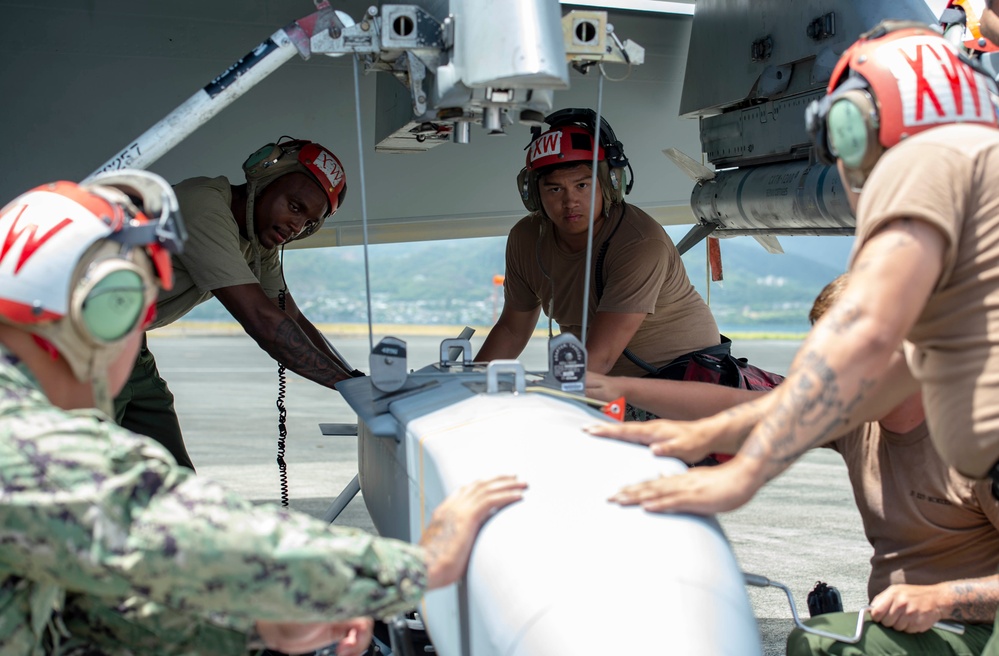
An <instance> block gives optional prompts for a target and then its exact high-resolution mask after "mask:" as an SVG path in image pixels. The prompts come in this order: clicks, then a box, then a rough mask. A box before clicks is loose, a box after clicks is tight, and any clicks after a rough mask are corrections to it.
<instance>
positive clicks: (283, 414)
mask: <svg viewBox="0 0 999 656" xmlns="http://www.w3.org/2000/svg"><path fill="white" fill-rule="evenodd" d="M281 279H282V280H284V246H283V245H282V246H281ZM287 291H288V284H287V283H285V284H284V286H283V287H282V288H281V290H280V291H279V292H278V307H279V308H281V311H282V312H284V303H285V300H284V297H285V294H286V293H287ZM287 387H288V381H287V377H286V376H285V366H284V363H283V362H278V395H277V410H278V441H277V465H278V478H279V483H278V485H279V487H280V488H281V506H282V507H284V508H287V507H288V504H289V500H290V495H289V494H288V464H287V463H286V462H285V461H284V447H285V439H286V438H287V437H288V426H287V425H286V423H285V420H287V418H288V410H287V409H286V408H285V407H284V394H285V391H286V390H287Z"/></svg>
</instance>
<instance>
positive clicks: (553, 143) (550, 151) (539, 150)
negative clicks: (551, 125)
mask: <svg viewBox="0 0 999 656" xmlns="http://www.w3.org/2000/svg"><path fill="white" fill-rule="evenodd" d="M561 152H562V133H561V132H549V133H548V134H543V135H541V136H540V137H538V138H537V139H535V140H534V143H532V144H531V161H532V162H534V161H537V160H538V159H540V158H542V157H548V156H549V155H558V154H559V153H561Z"/></svg>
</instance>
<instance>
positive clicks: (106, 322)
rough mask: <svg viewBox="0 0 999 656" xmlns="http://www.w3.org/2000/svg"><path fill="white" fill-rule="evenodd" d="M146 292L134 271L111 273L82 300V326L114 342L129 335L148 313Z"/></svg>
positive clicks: (98, 337) (103, 338) (99, 337)
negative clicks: (146, 310) (143, 314)
mask: <svg viewBox="0 0 999 656" xmlns="http://www.w3.org/2000/svg"><path fill="white" fill-rule="evenodd" d="M145 302H146V291H145V288H144V286H143V284H142V277H141V276H140V275H139V274H138V273H136V272H135V271H128V270H118V271H112V272H111V273H109V274H108V275H107V276H105V277H104V279H103V280H101V281H99V282H98V283H97V284H96V285H94V287H93V289H91V290H90V293H89V294H87V298H86V299H84V301H83V306H82V308H81V309H82V316H83V323H84V325H85V326H86V328H87V330H88V331H90V334H91V335H93V336H94V337H96V338H97V339H99V340H101V341H104V342H114V341H117V340H119V339H122V338H123V337H125V336H126V335H128V333H130V332H131V331H132V330H133V329H134V328H135V326H136V324H137V323H138V322H139V320H140V318H141V317H140V315H141V313H142V311H143V310H145Z"/></svg>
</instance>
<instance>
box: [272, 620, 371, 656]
mask: <svg viewBox="0 0 999 656" xmlns="http://www.w3.org/2000/svg"><path fill="white" fill-rule="evenodd" d="M373 631H374V621H373V620H372V619H371V618H370V617H355V618H352V619H349V620H346V621H344V622H315V623H311V624H295V623H292V622H265V621H263V620H261V621H259V622H257V633H259V634H260V637H261V639H263V641H264V644H266V645H267V647H268V648H270V649H276V650H278V651H283V652H287V653H289V654H299V653H302V652H307V651H315V650H317V649H322V648H323V647H326V646H327V645H331V644H333V643H334V642H336V643H339V644H337V647H336V653H337V656H361V654H363V653H364V652H365V650H366V649H367V648H368V645H369V644H371V635H372V632H373Z"/></svg>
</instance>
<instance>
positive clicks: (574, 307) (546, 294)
mask: <svg viewBox="0 0 999 656" xmlns="http://www.w3.org/2000/svg"><path fill="white" fill-rule="evenodd" d="M619 220H620V222H621V223H620V227H617V226H618V222H619ZM615 227H617V230H615ZM612 233H613V236H612ZM608 238H610V245H609V247H608V250H607V256H606V258H605V259H604V263H603V281H604V290H603V295H602V296H601V297H600V301H599V303H598V301H597V290H596V277H595V274H594V272H595V271H596V263H597V255H598V254H599V252H600V247H601V245H602V244H603V243H604V241H606V240H607V239H608ZM592 257H593V261H592V262H591V269H590V270H591V278H590V294H589V295H590V302H589V319H588V321H589V323H590V324H592V322H593V318H594V316H595V315H596V313H597V312H624V313H632V312H644V313H647V314H648V317H646V319H645V321H644V322H643V323H642V325H641V326H640V327H639V329H638V331H637V332H636V333H635V335H634V337H632V338H631V341H630V342H629V343H628V348H629V349H631V351H632V352H634V353H635V354H636V355H637V356H638V357H640V358H642V359H643V360H645V361H646V362H648V363H649V364H652V365H653V366H655V367H661V366H663V365H666V364H668V363H669V362H670V361H672V360H673V359H674V358H676V357H677V356H680V355H683V354H685V353H689V352H691V351H696V350H698V349H701V348H704V347H706V346H712V345H715V344H718V343H719V341H720V340H719V335H718V326H717V324H716V323H715V319H714V317H713V316H712V314H711V310H709V309H708V306H707V304H705V302H704V299H702V298H701V295H700V294H698V293H697V290H695V289H694V287H693V285H691V284H690V279H689V278H687V271H686V270H685V269H684V267H683V262H682V261H681V260H680V254H679V253H678V252H677V250H676V247H675V246H674V245H673V242H672V241H671V240H670V238H669V235H667V234H666V231H665V230H663V228H662V226H661V225H659V224H658V223H656V222H655V220H654V219H653V218H652V217H650V216H649V215H648V214H646V213H645V212H643V211H642V210H640V209H638V208H636V207H633V206H631V205H627V204H623V217H622V206H615V207H614V209H613V210H612V211H611V216H610V217H609V218H607V219H605V220H604V221H603V224H602V225H601V226H600V228H599V230H598V231H597V235H596V239H594V241H593V255H592ZM585 265H586V251H585V250H583V251H580V252H578V253H570V252H568V251H566V250H564V249H563V248H561V247H560V246H559V244H558V243H557V242H556V241H555V238H554V233H553V231H552V227H551V224H550V222H549V221H548V219H546V218H544V217H543V216H542V215H541V214H531V215H529V216H526V217H524V218H523V219H521V220H520V221H518V222H517V224H516V225H515V226H514V227H513V229H512V230H511V231H510V237H509V239H508V240H507V245H506V282H505V283H504V286H503V292H504V298H505V302H506V303H507V305H508V306H509V307H511V308H512V309H514V310H517V311H521V312H526V311H529V310H533V309H534V308H536V307H538V306H539V305H540V306H541V308H542V310H543V311H544V312H545V314H547V315H549V316H550V317H551V318H552V319H553V320H554V321H555V322H557V323H558V325H559V328H560V329H561V330H562V332H568V333H572V334H573V335H575V336H576V337H581V335H582V329H583V326H582V323H583V298H582V297H583V285H584V280H585V279H584V276H583V268H584V267H585ZM553 298H554V303H552V299H553ZM610 373H611V374H612V375H615V376H641V375H644V374H645V373H646V372H645V371H644V370H642V369H641V368H640V367H638V366H637V365H635V364H633V363H632V362H631V361H629V360H628V359H627V358H626V357H625V356H624V355H622V356H621V357H620V358H618V360H617V362H616V363H615V365H614V367H613V368H611V370H610Z"/></svg>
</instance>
